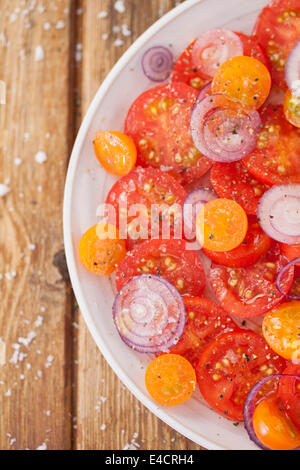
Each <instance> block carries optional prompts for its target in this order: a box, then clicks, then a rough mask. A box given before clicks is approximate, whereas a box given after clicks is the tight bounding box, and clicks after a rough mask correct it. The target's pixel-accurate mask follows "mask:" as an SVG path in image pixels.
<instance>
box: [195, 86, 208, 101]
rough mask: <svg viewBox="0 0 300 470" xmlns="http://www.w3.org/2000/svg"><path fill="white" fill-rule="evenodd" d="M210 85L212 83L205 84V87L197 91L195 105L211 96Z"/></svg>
mask: <svg viewBox="0 0 300 470" xmlns="http://www.w3.org/2000/svg"><path fill="white" fill-rule="evenodd" d="M211 84H212V82H209V83H207V85H205V86H204V87H203V88H202V89H201V90H200V91H199V94H198V96H197V99H196V102H197V103H198V102H199V101H201V100H203V99H204V98H206V97H207V96H209V95H210V94H211Z"/></svg>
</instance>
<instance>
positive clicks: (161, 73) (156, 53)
mask: <svg viewBox="0 0 300 470" xmlns="http://www.w3.org/2000/svg"><path fill="white" fill-rule="evenodd" d="M173 66H174V57H173V54H172V52H171V51H170V50H169V49H168V48H167V47H164V46H154V47H151V48H150V49H148V50H147V51H146V52H145V54H144V55H143V57H142V68H143V72H144V74H145V75H146V77H147V78H149V80H151V81H152V82H164V81H165V80H167V79H168V78H169V76H170V75H171V71H172V69H173Z"/></svg>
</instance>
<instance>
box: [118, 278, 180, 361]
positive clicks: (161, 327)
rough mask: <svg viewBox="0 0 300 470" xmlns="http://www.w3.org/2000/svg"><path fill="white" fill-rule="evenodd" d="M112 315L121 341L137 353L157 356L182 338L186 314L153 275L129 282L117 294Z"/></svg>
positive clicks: (177, 298) (175, 295)
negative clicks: (155, 354) (156, 354)
mask: <svg viewBox="0 0 300 470" xmlns="http://www.w3.org/2000/svg"><path fill="white" fill-rule="evenodd" d="M113 315H114V322H115V325H116V328H117V330H118V333H119V335H120V336H121V338H122V340H123V341H124V342H125V343H126V344H127V345H128V346H129V347H130V348H132V349H134V350H135V351H138V352H141V353H159V352H164V351H167V350H168V349H169V348H171V347H172V346H174V345H175V344H176V343H177V342H178V341H179V339H180V337H181V336H182V334H183V330H184V327H185V322H186V311H185V306H184V302H183V299H182V297H181V295H180V294H179V292H178V290H177V289H176V287H174V286H173V285H172V284H170V283H169V282H168V281H167V280H166V279H164V278H162V277H159V276H155V275H153V274H142V275H141V276H135V277H134V278H132V279H130V281H128V282H127V283H126V284H125V285H124V286H123V288H122V289H121V290H120V292H119V294H117V296H116V299H115V302H114V305H113Z"/></svg>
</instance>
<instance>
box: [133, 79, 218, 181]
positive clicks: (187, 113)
mask: <svg viewBox="0 0 300 470" xmlns="http://www.w3.org/2000/svg"><path fill="white" fill-rule="evenodd" d="M197 96H198V91H197V90H195V89H194V88H192V87H190V86H188V85H186V84H185V83H176V82H174V83H169V84H167V85H159V86H157V87H155V88H152V89H150V90H147V91H146V92H144V93H143V94H142V95H140V96H139V97H138V98H137V99H136V101H135V102H134V103H133V104H132V106H131V108H130V109H129V112H128V114H127V118H126V121H125V133H126V134H127V135H129V136H130V137H131V138H132V139H133V141H134V143H135V144H136V147H137V150H138V159H137V163H138V164H139V165H141V166H152V167H155V168H160V169H161V170H162V171H166V172H168V173H169V174H171V175H172V176H174V177H175V178H176V179H177V180H178V181H179V182H180V183H182V184H184V185H185V184H189V183H192V182H193V181H196V180H197V179H199V178H201V176H203V175H204V174H205V173H207V172H208V170H209V169H210V168H211V166H212V162H211V161H210V160H209V159H208V158H206V157H204V156H203V155H202V154H200V152H198V150H197V149H196V147H195V146H194V143H193V141H192V137H191V133H190V118H191V114H192V110H193V106H194V103H195V100H196V98H197ZM161 100H171V101H172V103H173V105H171V107H170V108H169V109H167V110H161V109H160V111H159V113H158V112H157V113H156V114H154V115H153V114H151V111H149V110H148V111H147V109H148V108H150V109H152V105H153V103H158V102H160V101H161ZM144 141H146V144H144ZM141 142H143V145H141ZM152 152H153V154H152ZM150 155H151V159H150ZM193 155H194V157H193ZM185 157H187V161H185V159H184V158H185ZM189 158H191V159H189ZM156 159H158V160H157V161H156Z"/></svg>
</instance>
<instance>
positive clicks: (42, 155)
mask: <svg viewBox="0 0 300 470" xmlns="http://www.w3.org/2000/svg"><path fill="white" fill-rule="evenodd" d="M35 161H36V162H37V163H40V164H42V163H45V162H46V161H47V155H46V153H45V152H38V153H37V154H36V156H35Z"/></svg>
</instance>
